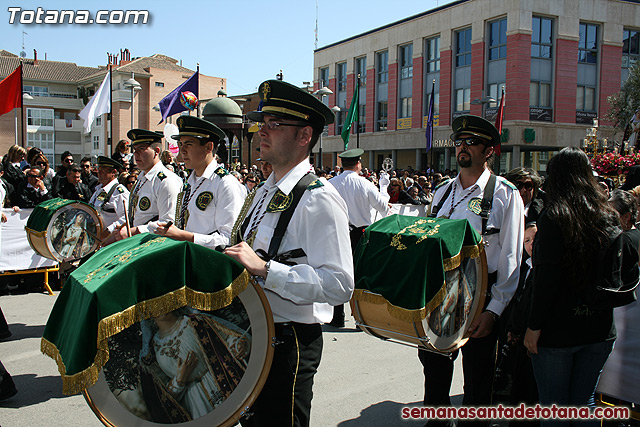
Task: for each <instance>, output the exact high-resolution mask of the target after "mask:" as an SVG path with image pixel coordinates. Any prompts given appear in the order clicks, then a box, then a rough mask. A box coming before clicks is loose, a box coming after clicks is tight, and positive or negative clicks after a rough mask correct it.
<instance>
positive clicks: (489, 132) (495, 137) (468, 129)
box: [450, 115, 500, 147]
mask: <svg viewBox="0 0 640 427" xmlns="http://www.w3.org/2000/svg"><path fill="white" fill-rule="evenodd" d="M451 126H452V128H453V133H452V134H451V136H450V138H451V139H452V140H453V141H455V140H456V139H458V137H460V135H473V136H477V137H478V138H480V139H484V140H485V141H486V144H487V145H488V146H491V147H493V146H496V145H498V144H499V143H500V134H499V133H498V129H496V127H495V126H494V125H493V124H492V123H491V122H489V121H487V120H485V119H483V118H482V117H478V116H470V115H467V116H460V117H456V118H455V120H454V121H453V124H452V125H451Z"/></svg>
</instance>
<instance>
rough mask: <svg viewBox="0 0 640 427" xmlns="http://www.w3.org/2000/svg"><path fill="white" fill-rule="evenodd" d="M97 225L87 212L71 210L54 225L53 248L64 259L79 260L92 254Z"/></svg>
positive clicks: (58, 218)
mask: <svg viewBox="0 0 640 427" xmlns="http://www.w3.org/2000/svg"><path fill="white" fill-rule="evenodd" d="M96 229H97V227H96V223H95V221H94V220H93V218H91V216H90V215H88V214H87V213H86V212H84V211H83V210H80V209H69V210H67V211H65V212H62V214H61V215H58V217H57V218H56V219H55V220H54V223H53V228H52V230H53V233H52V239H53V248H54V249H55V250H56V252H58V254H59V255H60V257H61V258H62V259H66V258H73V259H78V258H82V257H83V256H85V255H87V254H88V253H90V252H91V249H92V247H93V246H94V244H95V238H96V231H97V230H96Z"/></svg>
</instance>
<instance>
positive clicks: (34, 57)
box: [33, 49, 38, 65]
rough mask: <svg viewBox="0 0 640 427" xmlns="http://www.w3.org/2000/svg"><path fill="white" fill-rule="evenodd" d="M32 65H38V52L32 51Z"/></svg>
mask: <svg viewBox="0 0 640 427" xmlns="http://www.w3.org/2000/svg"><path fill="white" fill-rule="evenodd" d="M33 65H38V51H37V50H35V49H33Z"/></svg>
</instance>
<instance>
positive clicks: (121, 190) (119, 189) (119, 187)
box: [116, 185, 124, 193]
mask: <svg viewBox="0 0 640 427" xmlns="http://www.w3.org/2000/svg"><path fill="white" fill-rule="evenodd" d="M116 189H117V190H118V193H124V187H123V186H122V185H118V186H117V187H116Z"/></svg>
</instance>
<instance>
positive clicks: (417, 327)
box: [350, 250, 488, 353]
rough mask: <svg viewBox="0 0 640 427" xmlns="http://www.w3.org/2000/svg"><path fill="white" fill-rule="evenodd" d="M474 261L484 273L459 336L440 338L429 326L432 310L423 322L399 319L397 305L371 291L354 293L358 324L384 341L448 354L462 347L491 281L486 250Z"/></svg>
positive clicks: (353, 303)
mask: <svg viewBox="0 0 640 427" xmlns="http://www.w3.org/2000/svg"><path fill="white" fill-rule="evenodd" d="M475 263H476V264H477V268H478V270H479V271H480V273H481V274H480V277H479V278H480V280H479V283H477V289H476V294H475V298H474V301H473V305H472V307H471V310H470V312H469V315H468V317H467V319H466V321H465V328H464V330H462V331H459V332H458V334H456V335H457V336H456V337H452V338H440V337H438V336H437V335H436V334H435V333H434V332H433V331H432V330H431V328H430V326H429V321H430V318H431V313H426V316H424V318H423V319H422V320H420V321H407V320H401V319H399V318H398V316H394V315H393V314H392V313H391V312H392V311H394V308H396V309H397V307H394V306H393V305H392V304H391V303H389V302H388V301H387V300H386V299H385V298H384V297H382V296H381V295H377V294H372V293H370V292H368V291H364V292H362V293H355V294H354V296H353V298H352V299H351V301H350V305H351V311H352V313H353V316H354V318H355V320H356V324H358V326H359V327H360V329H362V330H363V331H365V332H367V333H368V334H370V335H372V336H375V337H377V338H381V339H384V340H392V341H398V342H400V343H404V344H409V345H413V346H418V347H421V348H425V349H427V350H431V351H435V352H440V353H448V352H452V351H454V350H457V349H459V348H460V347H462V346H463V345H464V344H465V343H466V342H467V339H468V338H469V336H470V335H471V333H469V332H468V327H469V326H470V325H471V324H472V323H473V321H474V320H475V318H476V317H477V316H478V315H479V314H480V313H482V310H483V309H484V303H485V298H486V290H487V281H488V277H487V260H486V255H485V252H484V250H482V251H481V252H480V256H479V257H478V258H477V259H475ZM372 296H373V297H372ZM439 306H440V305H438V307H439ZM438 307H436V309H437V308H438Z"/></svg>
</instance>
